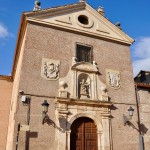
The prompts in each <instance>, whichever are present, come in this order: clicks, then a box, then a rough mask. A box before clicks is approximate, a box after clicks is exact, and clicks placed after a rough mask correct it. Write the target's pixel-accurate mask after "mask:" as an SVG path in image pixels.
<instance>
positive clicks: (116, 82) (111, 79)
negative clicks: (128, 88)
mask: <svg viewBox="0 0 150 150" xmlns="http://www.w3.org/2000/svg"><path fill="white" fill-rule="evenodd" d="M106 75H107V84H109V85H110V86H111V87H112V88H114V89H119V88H120V72H119V71H117V70H110V69H107V71H106Z"/></svg>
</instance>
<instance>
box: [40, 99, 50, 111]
mask: <svg viewBox="0 0 150 150" xmlns="http://www.w3.org/2000/svg"><path fill="white" fill-rule="evenodd" d="M41 105H42V107H43V112H45V113H47V112H48V107H49V104H48V103H47V100H44V103H42V104H41Z"/></svg>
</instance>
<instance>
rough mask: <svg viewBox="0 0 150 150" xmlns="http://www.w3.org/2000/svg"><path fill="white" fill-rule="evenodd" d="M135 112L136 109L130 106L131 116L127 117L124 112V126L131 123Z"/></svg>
mask: <svg viewBox="0 0 150 150" xmlns="http://www.w3.org/2000/svg"><path fill="white" fill-rule="evenodd" d="M133 112H134V109H133V108H132V107H131V106H130V108H129V109H128V113H129V117H127V116H125V115H124V114H123V122H124V126H125V125H126V124H128V123H130V120H131V119H132V116H133Z"/></svg>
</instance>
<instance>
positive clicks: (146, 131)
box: [137, 87, 150, 150]
mask: <svg viewBox="0 0 150 150" xmlns="http://www.w3.org/2000/svg"><path fill="white" fill-rule="evenodd" d="M137 93H138V100H139V111H140V130H141V133H142V135H143V140H144V147H145V150H148V149H149V148H150V142H149V141H150V119H149V114H150V88H149V89H148V88H141V87H137Z"/></svg>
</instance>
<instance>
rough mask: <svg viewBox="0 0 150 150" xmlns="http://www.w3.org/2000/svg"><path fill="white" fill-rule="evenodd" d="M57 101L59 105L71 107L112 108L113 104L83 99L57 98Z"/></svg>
mask: <svg viewBox="0 0 150 150" xmlns="http://www.w3.org/2000/svg"><path fill="white" fill-rule="evenodd" d="M56 101H57V102H59V103H65V104H69V105H84V106H103V107H110V106H112V104H113V103H112V102H109V101H95V100H81V99H68V98H66V99H65V98H60V97H57V98H56Z"/></svg>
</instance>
